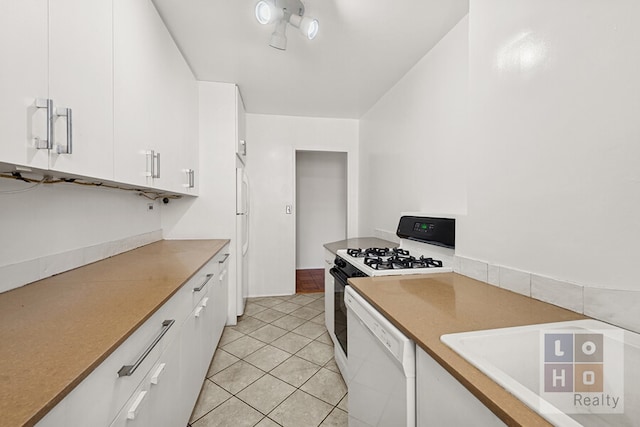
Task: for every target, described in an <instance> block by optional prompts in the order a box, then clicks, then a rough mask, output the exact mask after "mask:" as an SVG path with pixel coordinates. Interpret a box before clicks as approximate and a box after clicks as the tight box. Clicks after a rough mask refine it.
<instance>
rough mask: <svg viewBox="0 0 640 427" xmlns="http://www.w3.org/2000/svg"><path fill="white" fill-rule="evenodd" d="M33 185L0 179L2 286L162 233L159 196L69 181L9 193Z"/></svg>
mask: <svg viewBox="0 0 640 427" xmlns="http://www.w3.org/2000/svg"><path fill="white" fill-rule="evenodd" d="M30 185H32V184H26V183H24V182H18V181H12V180H8V179H0V243H1V244H0V292H3V291H6V290H9V289H12V288H15V287H18V286H22V285H25V284H27V283H30V282H32V281H35V280H39V279H41V278H45V277H49V276H51V275H53V274H57V273H60V272H62V271H65V270H68V269H71V268H75V267H78V266H80V265H84V264H87V263H90V262H94V261H97V260H99V259H102V258H105V257H108V256H111V255H114V254H116V253H119V252H122V251H125V250H128V249H132V248H134V247H137V246H141V245H143V244H146V243H150V242H152V241H155V240H159V239H160V238H161V232H160V210H159V202H155V203H153V202H151V201H150V200H147V199H145V198H143V197H141V196H138V195H137V194H136V193H135V192H129V191H120V190H110V189H106V188H93V187H85V186H80V185H74V184H66V183H65V184H53V185H40V186H38V187H37V188H35V189H33V190H30V191H27V192H24V193H19V194H4V192H7V191H13V190H20V189H24V188H27V187H29V186H30ZM148 203H153V205H154V210H152V211H149V210H148V208H147V204H148Z"/></svg>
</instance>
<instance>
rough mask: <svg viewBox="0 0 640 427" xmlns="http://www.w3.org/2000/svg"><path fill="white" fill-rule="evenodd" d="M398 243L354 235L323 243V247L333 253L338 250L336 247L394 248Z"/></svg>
mask: <svg viewBox="0 0 640 427" xmlns="http://www.w3.org/2000/svg"><path fill="white" fill-rule="evenodd" d="M397 246H398V244H397V243H394V242H390V241H388V240H383V239H379V238H377V237H354V238H351V239H346V240H339V241H337V242H331V243H325V244H324V247H325V249H327V250H328V251H330V252H333V253H334V254H335V253H336V252H337V251H338V249H348V248H361V249H366V248H374V247H378V248H380V247H383V248H395V247H397Z"/></svg>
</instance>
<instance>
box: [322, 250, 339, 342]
mask: <svg viewBox="0 0 640 427" xmlns="http://www.w3.org/2000/svg"><path fill="white" fill-rule="evenodd" d="M334 259H335V255H334V254H333V253H332V252H331V251H329V250H327V249H325V250H324V324H325V326H326V327H327V330H328V331H329V336H331V339H333V337H334V335H335V333H334V331H333V326H334V323H333V322H334V307H333V304H334V301H333V300H334V298H335V296H334V295H333V276H332V275H331V273H329V270H331V267H333V260H334ZM336 344H337V343H336Z"/></svg>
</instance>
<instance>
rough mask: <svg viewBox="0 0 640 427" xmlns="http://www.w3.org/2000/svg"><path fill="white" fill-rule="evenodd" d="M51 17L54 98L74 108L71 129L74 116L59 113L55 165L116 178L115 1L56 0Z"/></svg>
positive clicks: (51, 4)
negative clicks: (114, 155) (114, 136)
mask: <svg viewBox="0 0 640 427" xmlns="http://www.w3.org/2000/svg"><path fill="white" fill-rule="evenodd" d="M49 23H50V30H49V98H51V99H52V100H53V103H54V107H55V108H56V110H57V113H58V114H63V113H64V112H63V111H62V110H61V109H62V108H69V109H71V114H72V116H71V118H72V120H71V124H72V126H71V127H72V132H71V133H69V132H68V128H69V127H68V126H67V124H68V122H69V120H70V117H67V116H62V115H59V116H58V117H57V118H56V119H55V131H56V132H55V138H54V141H55V144H54V147H53V149H52V150H51V151H50V156H51V157H50V160H49V168H50V169H52V170H56V171H61V172H68V173H73V174H77V175H84V176H88V177H93V178H102V179H113V75H112V74H113V71H112V69H113V66H112V62H113V47H112V43H113V41H112V31H113V28H112V27H113V19H112V1H111V0H51V1H49ZM69 137H71V138H72V139H71V140H70V139H69ZM70 141H71V142H72V149H73V150H72V154H58V152H65V151H66V150H67V144H68V143H69V142H70Z"/></svg>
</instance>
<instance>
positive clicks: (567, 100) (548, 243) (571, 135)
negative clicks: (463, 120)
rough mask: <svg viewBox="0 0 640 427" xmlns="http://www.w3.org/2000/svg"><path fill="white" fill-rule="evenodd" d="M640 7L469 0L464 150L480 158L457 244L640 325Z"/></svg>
mask: <svg viewBox="0 0 640 427" xmlns="http://www.w3.org/2000/svg"><path fill="white" fill-rule="evenodd" d="M639 14H640V3H638V2H637V1H634V0H616V1H614V2H609V1H601V0H589V1H584V0H580V1H578V0H572V1H564V2H555V1H552V0H544V1H540V0H535V1H534V0H526V1H525V0H519V1H510V0H489V1H486V0H482V1H474V2H472V5H471V10H470V20H469V39H470V45H469V51H470V66H469V77H470V79H469V81H470V117H471V121H470V130H471V131H470V135H471V136H472V139H470V141H469V146H468V149H469V152H470V154H471V155H472V156H473V157H474V158H478V159H482V161H481V162H470V163H469V176H470V177H471V179H469V189H468V191H469V206H468V211H469V215H468V217H467V218H465V219H464V220H463V221H460V227H459V229H458V230H459V240H458V243H459V245H458V248H457V249H458V253H459V254H461V255H463V256H465V257H469V258H474V259H478V260H482V261H485V262H488V263H489V264H499V265H504V266H508V267H510V268H514V269H517V270H522V271H525V272H533V273H536V274H539V275H542V276H549V277H552V278H555V279H560V280H561V281H564V282H569V283H574V284H578V285H581V286H583V287H584V288H583V298H584V311H585V312H586V313H587V314H591V315H593V316H596V317H601V318H604V319H605V320H609V321H612V322H614V323H619V324H624V325H626V326H629V327H636V328H637V329H640V317H639V316H638V313H640V281H638V270H637V266H638V255H639V254H640V251H639V250H638V242H639V241H640V221H639V220H638V218H640V167H639V165H640V120H639V117H640V96H638V94H640V79H638V72H639V71H640V54H639V51H638V44H637V42H636V41H637V40H639V39H640V27H638V25H637V16H639ZM532 280H533V279H532ZM625 312H626V313H627V314H625Z"/></svg>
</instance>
